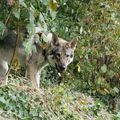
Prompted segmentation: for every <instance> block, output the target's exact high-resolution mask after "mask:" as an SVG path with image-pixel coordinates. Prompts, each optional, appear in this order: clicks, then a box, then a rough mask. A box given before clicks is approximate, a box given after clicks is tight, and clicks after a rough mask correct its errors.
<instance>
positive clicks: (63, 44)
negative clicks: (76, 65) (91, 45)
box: [47, 33, 77, 73]
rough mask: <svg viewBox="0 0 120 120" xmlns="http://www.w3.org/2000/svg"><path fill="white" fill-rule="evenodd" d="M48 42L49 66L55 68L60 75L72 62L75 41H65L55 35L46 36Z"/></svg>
mask: <svg viewBox="0 0 120 120" xmlns="http://www.w3.org/2000/svg"><path fill="white" fill-rule="evenodd" d="M48 36H49V37H48V39H49V40H50V46H51V47H50V50H49V54H48V56H47V58H48V61H49V63H50V64H51V65H53V66H56V68H57V70H58V72H60V73H62V72H63V71H64V70H66V68H67V66H68V65H69V64H70V63H71V62H72V61H73V58H74V50H75V48H76V44H77V42H76V41H69V42H68V41H65V40H63V39H61V38H59V37H57V35H56V34H54V33H51V34H49V35H48Z"/></svg>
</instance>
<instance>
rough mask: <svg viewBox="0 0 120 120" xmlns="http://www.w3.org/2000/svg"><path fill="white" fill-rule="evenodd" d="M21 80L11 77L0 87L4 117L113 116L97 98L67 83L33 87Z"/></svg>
mask: <svg viewBox="0 0 120 120" xmlns="http://www.w3.org/2000/svg"><path fill="white" fill-rule="evenodd" d="M12 80H13V81H17V82H13V81H12ZM20 80H22V78H16V79H15V78H14V79H13V77H11V78H10V81H9V84H8V85H4V86H1V87H0V109H1V111H2V112H0V113H1V117H3V118H4V119H7V118H9V119H11V120H13V119H17V120H19V119H20V120H112V117H113V115H111V114H109V113H108V112H107V111H106V109H105V106H104V104H103V103H102V102H100V100H97V99H93V98H92V97H90V96H88V95H85V94H83V93H80V92H77V91H74V90H73V89H72V88H70V86H68V85H67V84H61V85H59V86H58V85H54V84H53V85H52V86H48V87H46V88H45V87H44V88H43V87H41V88H40V89H39V90H35V89H33V88H31V87H30V85H28V84H27V85H25V84H24V83H23V82H22V81H25V80H24V78H23V80H22V81H21V82H18V81H20ZM28 82H29V81H28ZM21 83H22V84H21Z"/></svg>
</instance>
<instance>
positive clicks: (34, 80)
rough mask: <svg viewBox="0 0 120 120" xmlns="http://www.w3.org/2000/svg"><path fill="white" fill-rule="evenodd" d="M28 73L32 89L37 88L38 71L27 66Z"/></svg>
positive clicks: (31, 66)
mask: <svg viewBox="0 0 120 120" xmlns="http://www.w3.org/2000/svg"><path fill="white" fill-rule="evenodd" d="M28 73H29V76H30V80H31V82H32V86H33V87H34V88H39V80H40V76H39V70H38V69H36V67H35V66H33V65H29V67H28Z"/></svg>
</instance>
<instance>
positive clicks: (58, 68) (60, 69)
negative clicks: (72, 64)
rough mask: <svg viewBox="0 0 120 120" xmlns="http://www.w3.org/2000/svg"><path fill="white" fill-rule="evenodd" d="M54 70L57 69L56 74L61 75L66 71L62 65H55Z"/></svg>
mask: <svg viewBox="0 0 120 120" xmlns="http://www.w3.org/2000/svg"><path fill="white" fill-rule="evenodd" d="M56 68H57V70H58V72H60V73H62V72H63V71H65V70H66V65H64V64H59V65H57V64H56Z"/></svg>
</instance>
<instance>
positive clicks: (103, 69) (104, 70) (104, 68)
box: [101, 64, 107, 73]
mask: <svg viewBox="0 0 120 120" xmlns="http://www.w3.org/2000/svg"><path fill="white" fill-rule="evenodd" d="M101 71H102V73H106V72H107V66H106V65H105V64H104V65H103V66H102V67H101Z"/></svg>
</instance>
